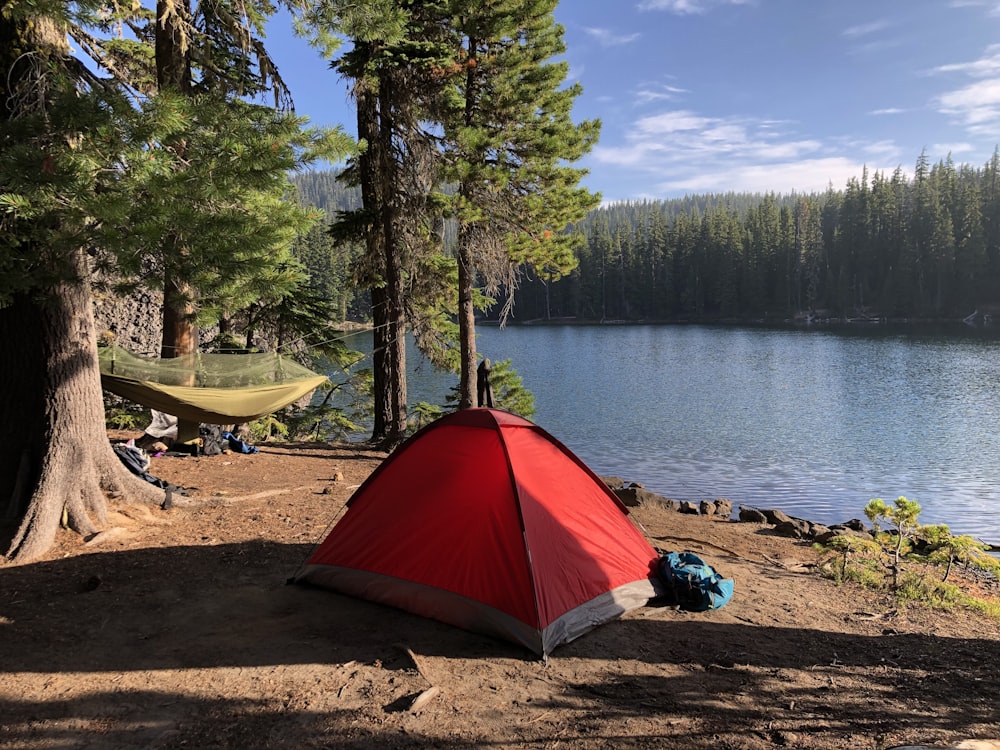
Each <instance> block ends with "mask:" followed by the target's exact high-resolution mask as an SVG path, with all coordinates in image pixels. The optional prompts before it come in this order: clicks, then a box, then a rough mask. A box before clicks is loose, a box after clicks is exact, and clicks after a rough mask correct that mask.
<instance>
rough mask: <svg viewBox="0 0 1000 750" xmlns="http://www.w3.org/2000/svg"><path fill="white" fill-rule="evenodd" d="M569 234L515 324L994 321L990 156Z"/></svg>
mask: <svg viewBox="0 0 1000 750" xmlns="http://www.w3.org/2000/svg"><path fill="white" fill-rule="evenodd" d="M296 183H297V185H298V186H299V191H300V196H301V199H302V200H303V201H304V202H306V203H309V204H312V205H316V206H319V207H321V208H324V209H326V210H327V211H328V212H329V211H332V210H336V209H340V208H345V207H346V208H349V207H353V206H354V205H356V203H355V201H357V200H358V196H357V193H356V191H353V190H348V189H345V188H343V187H342V186H340V185H339V184H338V183H337V181H336V179H335V175H334V174H333V173H332V172H315V173H309V174H305V175H300V176H299V177H297V178H296ZM568 231H572V232H575V233H577V234H578V235H579V237H580V242H579V247H578V249H577V259H578V262H579V264H578V267H577V268H576V270H574V271H573V272H572V273H571V274H569V275H568V276H566V277H564V278H562V279H559V280H555V281H552V280H547V279H539V278H536V277H529V276H528V275H527V274H526V278H525V281H524V282H523V283H522V285H521V287H520V288H519V290H518V291H517V294H516V295H515V300H516V303H515V308H514V315H515V321H517V320H537V319H550V318H576V319H582V320H595V321H602V320H603V321H608V320H622V321H638V320H683V319H687V320H719V319H743V320H746V319H773V320H781V319H787V318H791V317H794V316H802V315H807V314H811V315H816V316H818V317H833V318H858V317H889V318H956V317H963V318H964V317H965V316H968V315H970V314H971V313H973V312H974V311H979V312H980V313H993V312H994V311H996V312H997V313H1000V151H997V152H994V155H993V157H992V158H991V159H990V161H989V162H987V163H986V164H985V165H983V166H981V167H975V166H971V165H966V164H963V165H956V164H954V163H953V161H952V160H951V159H946V160H943V161H939V162H937V163H935V164H931V163H930V162H929V161H928V160H927V158H926V156H925V155H921V156H920V157H919V158H918V160H917V162H916V164H915V167H914V170H913V174H912V176H909V175H907V174H905V173H904V172H903V170H902V169H897V170H896V171H895V172H893V173H892V174H884V173H881V172H876V173H874V174H869V173H868V172H867V171H864V172H862V174H860V175H858V176H857V177H856V178H852V179H851V180H849V181H848V183H847V185H846V186H845V187H844V188H843V189H841V190H837V189H834V188H833V187H831V188H830V189H828V190H827V191H826V192H825V193H822V194H809V195H805V194H801V195H775V194H747V193H725V194H709V195H694V196H686V197H684V198H678V199H672V200H663V201H636V202H626V203H619V204H614V205H609V206H604V207H601V208H599V209H596V210H594V211H592V212H591V213H590V214H589V215H588V217H587V218H586V220H585V221H583V222H581V223H580V224H579V225H577V226H575V227H570V228H569V230H568ZM345 252H346V254H347V256H349V255H350V252H347V251H345V250H343V249H338V248H334V247H333V246H332V245H331V246H330V247H329V248H328V252H327V255H329V257H331V258H332V257H341V256H344V255H345ZM314 254H315V253H314ZM345 262H346V261H345ZM329 265H330V267H331V272H332V267H333V266H336V263H331V264H329ZM340 267H343V268H346V265H344V263H341V266H340ZM317 270H318V269H314V273H316V271H317ZM324 273H326V272H324ZM343 278H344V276H343V274H342V273H341V274H340V275H337V276H336V279H341V280H342V279H343ZM339 283H342V281H336V280H335V279H334V277H333V276H331V280H330V291H331V292H332V291H333V287H336V286H337V284H339ZM355 302H356V303H357V300H356V301H355Z"/></svg>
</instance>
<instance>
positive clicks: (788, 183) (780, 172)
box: [659, 156, 873, 194]
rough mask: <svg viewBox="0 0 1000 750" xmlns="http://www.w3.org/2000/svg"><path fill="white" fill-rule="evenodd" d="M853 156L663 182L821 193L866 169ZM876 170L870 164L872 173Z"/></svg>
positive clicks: (689, 189) (664, 185)
mask: <svg viewBox="0 0 1000 750" xmlns="http://www.w3.org/2000/svg"><path fill="white" fill-rule="evenodd" d="M864 166H865V165H864V164H859V163H857V162H855V161H852V160H851V159H847V158H844V157H841V156H832V157H826V158H820V159H805V160H802V161H788V162H779V163H773V164H744V165H737V166H730V167H716V168H714V169H705V170H691V171H690V172H689V174H687V175H686V176H683V177H678V178H676V179H672V180H668V181H665V182H661V183H660V184H659V188H660V190H662V191H663V192H664V193H678V192H686V193H705V192H728V191H735V192H750V193H765V192H775V193H786V194H787V193H814V192H815V193H821V192H823V191H825V190H826V189H827V187H828V186H829V185H831V184H832V185H833V187H834V188H835V189H840V188H842V187H843V186H844V185H846V184H847V181H848V180H849V179H850V178H851V177H855V178H856V177H857V176H858V175H859V174H861V171H862V169H864ZM872 171H873V170H872V169H871V168H869V173H871V172H872Z"/></svg>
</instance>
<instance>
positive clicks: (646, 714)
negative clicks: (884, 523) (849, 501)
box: [0, 540, 1000, 748]
mask: <svg viewBox="0 0 1000 750" xmlns="http://www.w3.org/2000/svg"><path fill="white" fill-rule="evenodd" d="M206 541H207V540H206ZM311 549H312V546H311V545H306V544H276V543H272V542H268V541H253V542H245V543H240V544H225V545H211V544H207V543H206V544H203V545H191V546H184V547H167V548H145V549H138V550H132V551H124V552H100V553H91V554H84V555H77V556H74V557H71V558H67V559H64V560H54V561H47V562H42V563H36V564H31V565H23V566H16V567H6V568H0V664H2V665H3V669H4V671H5V672H7V673H30V674H36V675H37V674H42V675H60V674H67V673H68V674H72V673H107V674H108V675H109V677H110V676H112V675H114V674H116V673H131V672H145V671H157V672H159V671H162V670H185V669H197V670H213V669H225V668H234V669H239V668H257V667H268V666H273V667H282V666H295V665H324V666H327V667H337V668H340V667H343V665H347V664H352V663H358V664H362V665H374V666H376V667H377V668H378V669H379V670H385V672H384V673H383V672H379V673H378V674H383V675H384V676H385V678H384V679H385V682H386V685H389V686H391V690H394V691H395V693H393V694H392V695H391V696H389V697H387V698H385V699H384V700H383V701H382V702H380V703H377V704H375V705H374V706H373V707H372V711H374V712H375V713H379V712H381V713H382V714H386V715H388V714H390V713H393V712H398V710H399V705H401V704H400V703H399V700H400V699H401V698H402V697H404V696H407V695H410V693H411V692H412V691H413V690H414V689H415V683H414V682H413V680H409V681H408V680H407V679H405V678H403V677H401V678H399V679H398V681H395V682H394V681H393V680H392V678H390V677H389V675H391V674H393V673H394V672H395V673H397V674H398V673H400V672H403V671H406V670H409V671H411V672H412V667H413V665H412V663H411V662H409V661H408V660H407V656H406V652H405V651H404V650H402V649H400V644H405V645H406V646H407V647H409V648H411V649H412V650H413V651H414V652H415V653H417V654H420V655H421V656H426V657H439V658H441V659H444V660H447V665H446V667H445V668H447V669H450V670H454V671H455V672H456V673H458V672H461V671H463V670H466V669H468V668H469V667H470V665H475V664H476V663H477V662H480V661H487V660H491V661H496V660H500V661H501V662H503V663H504V664H506V665H508V666H507V667H505V668H504V669H505V673H506V674H508V675H510V677H509V679H512V680H527V679H535V678H539V677H542V678H544V679H545V680H546V681H547V682H548V683H549V684H550V685H551V691H550V692H549V694H547V695H545V696H544V697H541V698H539V699H536V700H535V701H534V702H533V703H532V705H531V706H530V707H529V708H530V711H532V712H534V713H533V714H532V715H534V716H538V717H541V716H544V712H545V711H563V710H566V711H570V712H574V713H575V715H577V716H578V717H579V721H578V722H577V723H576V724H574V726H572V727H562V728H561V729H560V731H561V732H562V733H561V734H560V738H561V739H562V740H563V741H570V740H572V741H573V743H574V744H575V745H583V746H586V745H591V746H600V745H601V743H602V742H603V743H604V745H605V746H607V745H615V746H626V745H629V744H633V743H636V744H638V745H641V744H642V743H641V742H639V741H638V740H639V738H640V737H641V738H643V739H644V741H645V742H646V743H647V746H648V744H649V743H652V744H656V742H662V743H663V746H684V747H691V748H697V747H706V748H707V747H757V746H760V747H769V746H771V745H769V744H767V743H770V742H773V743H774V745H775V746H776V745H779V744H783V743H784V744H787V738H785V739H782V738H783V737H785V735H786V734H788V733H791V735H809V736H812V737H813V740H812V741H810V742H805V743H804V744H803V745H802V746H812V747H836V746H839V745H837V744H836V742H840V741H842V738H843V737H844V736H846V735H848V734H851V733H859V732H860V733H864V734H867V735H868V736H874V735H876V734H880V733H885V731H886V727H887V726H892V727H895V728H896V729H898V730H900V731H902V730H906V732H908V736H909V737H915V736H918V735H919V736H922V737H925V738H926V737H928V736H931V737H945V736H953V735H957V734H961V733H963V732H970V731H972V729H973V728H975V727H983V726H990V727H994V729H995V730H996V731H995V732H994V734H998V735H1000V708H998V706H997V701H996V696H997V695H1000V653H998V650H997V644H996V641H994V640H989V639H978V638H950V637H941V636H936V635H929V634H923V633H894V632H892V631H888V632H887V633H885V634H883V635H878V634H873V635H860V634H857V633H848V632H839V631H838V630H837V629H836V628H834V629H832V630H831V631H825V630H823V631H820V630H814V629H807V628H788V627H763V626H755V625H751V624H745V623H741V622H732V621H725V620H723V619H722V618H715V619H712V617H713V616H712V615H711V614H710V615H707V616H705V617H701V616H691V615H683V614H681V613H674V612H672V611H657V612H653V613H651V615H650V616H638V617H629V618H626V619H624V620H621V621H617V622H613V623H609V624H607V625H605V626H602V627H600V628H597V629H596V630H594V631H592V632H591V633H588V634H587V635H585V636H583V637H581V638H579V639H578V640H576V641H574V642H572V643H569V644H566V645H564V646H561V647H560V648H558V649H556V651H555V653H554V654H553V655H552V657H551V660H550V662H549V664H548V666H545V665H542V664H541V663H540V662H539V661H538V660H537V659H536V658H535V656H534V655H533V654H531V653H529V652H527V651H526V650H524V649H522V648H521V647H518V646H515V645H512V644H507V643H504V642H500V641H496V640H494V639H491V638H488V637H486V636H480V635H477V634H473V633H466V632H464V631H461V630H458V629H455V628H452V627H450V626H447V625H443V624H441V623H437V622H434V621H431V620H427V619H424V618H421V617H416V616H413V615H409V614H407V613H404V612H399V611H397V610H394V609H390V608H387V607H383V606H380V605H375V604H371V603H368V602H364V601H360V600H356V599H353V598H350V597H345V596H341V595H338V594H335V593H332V592H329V591H324V590H320V589H314V588H309V587H302V586H294V585H286V580H287V578H288V577H289V576H291V575H292V574H293V573H294V572H295V570H296V569H297V567H298V566H299V565H300V564H301V563H302V562H303V561H304V560H305V558H306V556H307V555H308V553H309V552H310V550H311ZM725 611H726V610H723V612H725ZM588 662H592V663H593V664H596V666H593V665H592V666H591V667H589V671H585V672H584V673H583V674H584V676H583V677H582V678H581V677H580V676H577V666H578V665H579V664H580V663H588ZM623 664H626V665H628V667H627V668H623V667H622V665H623ZM437 668H438V669H441V668H442V667H441V666H440V665H439V666H438V667H437ZM384 687H385V686H384ZM416 687H419V685H417V686H416ZM331 689H332V686H331ZM386 689H387V690H388V689H389V688H388V687H386ZM218 694H219V695H220V696H225V695H226V694H225V691H224V690H222V689H220V691H219V693H218ZM289 700H291V698H290V699H289ZM454 700H455V701H457V702H458V703H461V700H463V698H462V697H461V696H455V698H454ZM468 700H469V701H472V698H468ZM116 701H117V702H118V703H121V704H122V705H123V706H125V707H126V708H125V709H123V710H124V711H125V713H126V714H128V715H129V716H131V715H132V714H135V715H142V716H143V717H146V718H144V719H143V721H142V722H140V723H141V724H142V726H141V727H139V728H136V727H135V726H133V724H134V722H132V723H130V722H129V721H126V720H124V719H121V720H120V719H116V718H115V717H114V716H110V717H108V716H106V715H105V713H106V710H105V709H106V706H107V705H108V704H109V702H110V703H115V702H116ZM30 703H31V701H29V700H28V699H27V698H26V699H25V700H24V702H19V701H16V700H10V699H8V700H7V702H6V705H0V715H4V716H18V717H22V716H25V715H29V714H30V715H31V716H33V717H34V718H33V719H31V720H30V721H28V720H26V719H25V720H22V721H14V722H8V723H7V726H6V728H5V729H3V730H0V745H3V744H4V743H5V742H10V743H12V746H19V745H22V744H23V745H24V746H28V744H29V743H19V742H18V740H19V739H20V738H21V736H22V733H31V732H36V731H44V732H48V733H49V734H50V737H51V739H52V740H53V741H55V740H58V739H59V738H60V737H61V736H62V734H63V733H71V732H73V731H75V729H74V728H76V729H79V728H80V727H82V726H92V725H93V726H96V725H97V724H100V723H101V722H102V721H103V722H105V724H106V725H107V727H106V730H105V731H107V732H111V736H110V737H107V736H106V738H105V739H107V741H108V745H107V746H115V747H119V746H122V747H126V746H133V745H134V746H136V747H141V746H154V745H155V743H152V742H151V741H152V740H156V743H160V744H161V746H172V745H171V743H172V742H174V740H176V739H177V735H175V734H173V732H175V731H176V730H175V729H170V728H169V727H170V726H173V724H170V722H165V723H158V722H157V720H156V717H157V715H158V712H159V711H160V708H159V707H162V706H165V705H169V706H171V708H170V711H169V714H170V716H172V717H176V716H177V715H178V714H181V715H188V716H190V717H191V719H190V724H184V726H185V727H187V728H185V729H183V731H182V734H183V739H184V742H185V743H187V744H186V746H188V747H190V746H196V745H197V737H198V732H200V731H202V729H200V728H199V727H201V726H202V723H203V722H209V723H211V724H212V725H213V726H214V727H215V730H219V727H220V726H221V727H222V729H223V730H225V731H224V732H223V735H224V737H225V738H226V741H227V742H229V746H233V747H236V746H247V747H250V746H261V745H262V744H267V743H266V742H264V741H263V740H261V738H265V739H266V738H267V737H273V736H279V735H280V736H288V737H293V738H298V740H301V741H302V744H300V745H299V746H314V745H317V744H318V745H320V746H323V745H324V743H329V745H330V746H336V747H344V748H352V747H368V746H372V745H373V744H377V742H376V741H377V740H379V737H381V741H384V740H385V736H384V735H380V734H379V733H377V732H373V731H371V730H370V728H368V729H366V728H364V727H363V726H362V727H360V728H359V727H358V726H355V724H354V723H352V721H353V719H352V718H351V716H350V715H349V712H347V713H342V712H341V713H338V711H336V710H323V711H316V710H314V709H312V708H310V707H308V706H300V707H296V706H294V705H291V704H288V705H283V706H275V705H271V704H270V703H268V704H266V705H265V704H259V703H254V702H253V701H249V700H239V699H229V698H226V697H219V698H210V697H201V698H198V697H192V696H191V695H173V694H168V693H158V692H152V691H151V692H149V693H143V694H137V693H136V692H134V691H132V692H130V693H128V695H127V696H124V697H123V696H118V697H109V696H104V697H102V696H100V695H95V696H85V697H80V698H75V697H74V698H72V699H68V700H65V701H60V700H58V699H55V700H49V699H48V698H47V699H46V700H45V701H44V703H42V704H39V705H38V706H37V707H35V708H31V706H30ZM178 705H180V706H181V708H182V709H183V710H179V709H178V708H177V706H178ZM471 705H473V706H475V705H477V704H474V703H473V704H471ZM831 705H835V706H836V713H835V714H833V715H831V713H830V706H831ZM130 707H131V708H130ZM136 707H137V708H136ZM470 710H471V709H470ZM679 717H680V718H679ZM691 717H696V720H694V721H692V720H691ZM469 719H470V721H471V722H473V723H474V722H475V719H476V717H475V716H474V715H472V716H470V717H469ZM682 720H683V724H682V725H679V726H680V727H681V728H678V729H677V730H676V731H677V732H678V733H680V732H681V731H682V730H683V734H684V737H685V738H686V741H685V743H684V744H683V745H671V744H670V742H671V740H670V739H669V738H671V737H674V736H675V735H674V734H672V733H671V732H672V730H671V729H670V727H671V726H673V724H672V722H677V721H682ZM630 721H642V722H652V723H650V724H649V726H648V727H647V728H646V729H644V730H642V731H640V732H639V734H638V735H637V734H636V733H635V731H632V732H630V733H625V734H621V735H619V734H617V729H618V728H620V727H622V726H624V725H625V724H626V723H627V722H630ZM376 723H377V722H376ZM515 724H516V722H514V723H513V724H512V725H511V726H510V727H509V728H507V729H505V730H504V731H505V732H508V734H507V735H506V736H507V740H505V741H507V742H510V743H513V744H517V745H522V746H529V745H532V744H536V743H537V744H544V742H545V741H546V740H547V739H548V740H551V738H552V734H551V733H552V732H553V731H555V730H554V728H553V726H551V725H549V724H548V723H547V722H546V721H544V720H538V722H537V723H531V722H524V723H523V725H521V724H517V725H516V726H515ZM206 726H207V724H206ZM289 727H294V731H292V730H291V729H289ZM205 731H208V730H207V729H206V730H205ZM387 731H388V730H387ZM470 731H471V730H470ZM114 732H121V733H122V735H121V737H120V739H121V742H120V743H118V744H116V743H115V741H114ZM226 732H228V733H229V734H226ZM246 732H251V733H253V737H255V738H256V739H257V740H261V741H260V742H256V743H254V742H250V743H246V744H244V743H243V742H242V738H243V736H244V733H246ZM747 733H749V735H754V733H756V735H755V736H758V739H759V742H760V743H763V744H759V745H754V744H753V743H752V742H750V741H749V740H746V741H745V742H744V741H743V740H739V739H738V738H740V737H741V736H744V735H746V736H749V735H748V734H747ZM773 733H785V734H783V735H782V736H781V737H779V738H778V739H774V738H772V737H771V736H770V735H771V734H773ZM154 735H155V736H154ZM25 736H27V734H25ZM32 736H35V735H32ZM331 737H336V738H337V739H336V741H335V742H334V741H333V740H331V739H330V738H331ZM720 737H722V738H725V737H731V738H732V739H731V740H727V742H729V744H726V743H725V742H720V739H719V738H720ZM817 738H825V739H823V740H822V741H820V740H818V739H817ZM837 738H840V739H837ZM392 739H393V742H392V743H390V744H391V745H392V746H395V747H416V746H427V745H435V746H437V747H458V746H466V745H467V744H468V743H469V742H471V740H470V738H469V737H468V736H466V737H464V738H462V739H455V740H449V739H447V738H445V737H443V736H439V735H437V734H435V732H434V731H433V728H431V729H428V728H426V727H424V728H423V729H421V730H420V731H413V732H409V733H407V734H406V736H405V737H401V736H396V735H394V736H393V738H392ZM744 739H745V737H744ZM230 740H231V741H230ZM654 740H655V742H654ZM216 741H217V740H216ZM147 742H149V743H150V744H148V745H147V744H144V743H147ZM178 742H179V741H178ZM740 742H743V744H740ZM130 743H131V744H130ZM164 743H166V744H164ZM192 743H194V744H192ZM712 743H715V744H712ZM827 743H828V744H827ZM474 744H476V745H479V746H487V745H490V744H491V742H490V741H489V738H481V741H478V740H477V741H476V742H475V743H474ZM493 744H497V745H499V744H503V742H501V741H500V739H496V740H495V742H493ZM792 744H795V743H794V742H793V743H792Z"/></svg>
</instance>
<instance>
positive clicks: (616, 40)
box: [583, 26, 642, 47]
mask: <svg viewBox="0 0 1000 750" xmlns="http://www.w3.org/2000/svg"><path fill="white" fill-rule="evenodd" d="M583 30H584V32H585V33H586V34H587V35H588V36H591V37H593V38H594V39H596V40H597V43H598V44H600V45H601V46H602V47H618V46H621V45H623V44H631V43H632V42H634V41H635V40H636V39H638V38H639V37H640V36H642V35H641V34H639V33H635V34H616V33H614V32H613V31H611V30H609V29H598V28H595V27H593V26H587V27H585V28H584V29H583Z"/></svg>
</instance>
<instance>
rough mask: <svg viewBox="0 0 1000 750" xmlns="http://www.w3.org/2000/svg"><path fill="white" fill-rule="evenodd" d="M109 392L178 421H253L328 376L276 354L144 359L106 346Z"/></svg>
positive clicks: (105, 376) (103, 361)
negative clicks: (172, 416)
mask: <svg viewBox="0 0 1000 750" xmlns="http://www.w3.org/2000/svg"><path fill="white" fill-rule="evenodd" d="M100 364H101V385H102V386H103V387H104V389H105V390H107V391H110V392H111V393H114V394H117V395H119V396H121V397H122V398H126V399H128V400H129V401H134V402H135V403H137V404H142V405H143V406H148V407H149V408H151V409H156V410H157V411H162V412H164V413H166V414H172V415H174V416H175V417H177V418H178V419H183V420H188V421H191V422H206V423H208V424H230V423H234V422H249V421H251V420H253V419H259V418H260V417H263V416H265V415H267V414H271V413H272V412H275V411H277V410H278V409H281V408H283V407H285V406H288V405H289V404H290V403H292V402H293V401H297V400H298V399H300V398H302V397H303V396H305V395H306V394H307V393H309V392H310V391H312V390H314V389H315V388H318V387H319V386H320V385H322V384H323V383H324V382H325V381H326V380H327V377H326V376H325V375H319V374H317V373H315V372H313V371H312V370H310V369H309V368H308V367H303V366H302V365H300V364H299V363H298V362H296V361H294V360H293V359H291V358H289V357H285V356H282V355H280V354H275V353H262V354H204V353H201V352H198V353H195V354H190V355H187V356H183V357H174V358H170V359H153V358H146V357H139V356H136V355H135V354H132V353H130V352H128V351H126V350H124V349H122V348H120V347H117V346H109V347H101V350H100Z"/></svg>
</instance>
